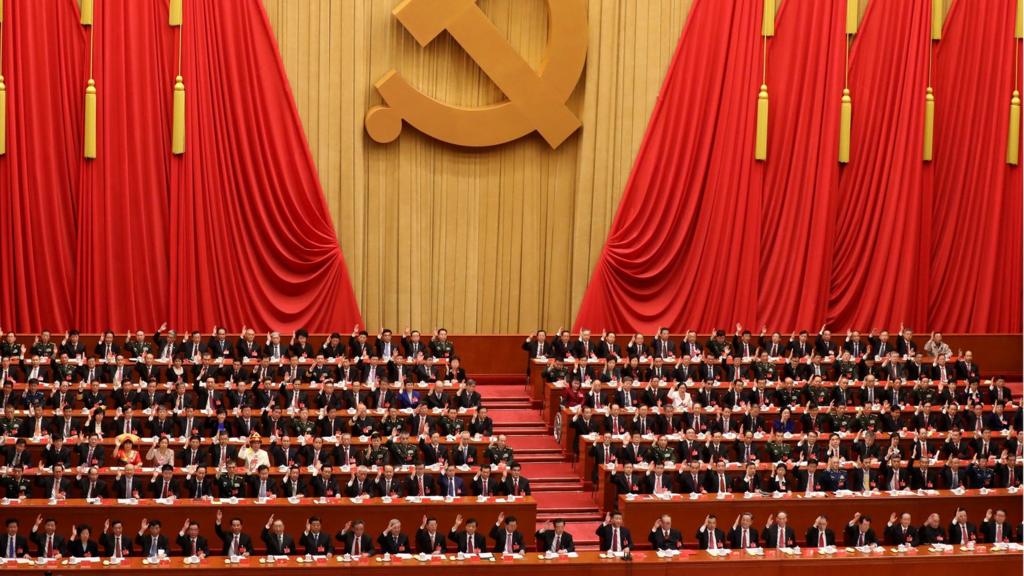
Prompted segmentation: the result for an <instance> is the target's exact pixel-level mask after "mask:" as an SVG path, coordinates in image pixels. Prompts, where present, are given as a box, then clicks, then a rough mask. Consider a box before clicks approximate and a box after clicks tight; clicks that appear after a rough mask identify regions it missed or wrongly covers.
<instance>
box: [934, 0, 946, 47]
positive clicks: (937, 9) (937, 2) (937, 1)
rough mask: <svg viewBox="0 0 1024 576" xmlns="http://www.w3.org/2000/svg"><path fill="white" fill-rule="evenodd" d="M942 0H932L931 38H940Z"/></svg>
mask: <svg viewBox="0 0 1024 576" xmlns="http://www.w3.org/2000/svg"><path fill="white" fill-rule="evenodd" d="M942 5H943V0H932V40H942V22H943V20H944V18H943V9H942Z"/></svg>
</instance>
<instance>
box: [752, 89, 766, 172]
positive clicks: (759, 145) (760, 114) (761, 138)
mask: <svg viewBox="0 0 1024 576" xmlns="http://www.w3.org/2000/svg"><path fill="white" fill-rule="evenodd" d="M766 158H768V85H767V84H761V91H760V92H758V93H757V138H756V140H755V142H754V160H764V159H766Z"/></svg>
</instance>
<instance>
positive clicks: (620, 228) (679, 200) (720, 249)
mask: <svg viewBox="0 0 1024 576" xmlns="http://www.w3.org/2000/svg"><path fill="white" fill-rule="evenodd" d="M762 5H763V3H762V2H749V1H743V2H736V1H722V0H712V1H702V0H697V2H695V3H694V4H693V6H692V8H691V12H690V15H689V17H688V20H687V23H686V26H685V29H684V32H683V35H682V39H681V40H680V42H679V47H678V48H677V50H676V54H675V57H674V58H673V61H672V64H671V66H670V69H669V72H668V77H667V78H666V80H665V84H664V86H663V87H662V90H661V94H660V96H659V98H658V104H657V106H655V109H654V112H653V114H652V116H651V121H650V124H649V126H648V129H647V134H646V135H645V137H644V142H643V144H642V146H641V148H640V152H639V155H638V156H637V160H636V164H635V165H634V167H633V173H632V175H631V176H630V179H629V182H628V183H627V185H626V190H625V192H624V193H623V197H622V203H621V205H620V208H619V211H618V214H617V215H616V217H615V221H614V222H613V224H612V229H611V232H610V234H609V236H608V240H607V243H606V244H605V247H604V251H603V253H602V254H601V259H600V260H599V262H598V264H597V267H596V268H595V270H594V274H593V277H592V278H591V281H590V285H589V286H588V288H587V292H586V295H585V297H584V299H583V302H582V304H581V306H580V311H579V316H578V317H577V319H576V325H577V327H580V326H587V327H590V328H593V329H597V330H600V329H603V328H607V329H609V330H612V329H614V330H627V329H645V330H651V329H653V328H655V327H656V326H658V325H666V326H670V327H684V326H686V327H692V328H694V329H698V330H701V329H705V330H706V329H708V328H710V327H712V326H713V325H714V322H716V321H717V320H718V319H729V320H730V321H740V322H746V323H753V322H755V321H756V311H757V293H758V282H759V278H758V250H759V247H758V239H759V235H758V230H759V226H760V222H761V220H760V216H759V212H760V210H759V207H760V202H761V199H760V193H761V184H760V180H761V177H762V175H761V172H762V169H763V168H762V167H761V166H759V165H757V163H755V161H754V127H755V120H756V110H755V107H754V103H755V101H754V100H753V99H752V98H754V97H756V95H757V91H758V86H760V84H761V75H760V72H761V61H762V45H761V38H760V36H759V35H757V34H755V33H754V30H760V27H761V11H762Z"/></svg>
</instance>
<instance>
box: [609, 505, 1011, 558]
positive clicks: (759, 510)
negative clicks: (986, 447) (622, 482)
mask: <svg viewBox="0 0 1024 576" xmlns="http://www.w3.org/2000/svg"><path fill="white" fill-rule="evenodd" d="M1022 503H1024V496H1022V493H1021V492H1018V493H1017V494H1010V493H1008V492H1007V491H1006V490H993V491H991V492H990V493H989V494H987V495H984V496H983V495H981V494H979V493H978V491H977V490H968V491H967V492H966V493H965V494H964V495H963V496H957V495H955V494H953V493H952V492H950V491H948V490H941V491H939V494H938V495H935V496H916V495H915V496H889V495H888V494H887V493H885V492H883V493H881V494H879V495H875V496H871V497H864V496H846V497H843V498H837V497H835V496H833V495H829V496H826V497H824V498H804V497H803V495H801V494H787V495H786V496H785V497H783V498H772V497H771V496H760V497H754V498H744V497H743V495H742V494H737V495H733V494H728V495H727V496H726V497H725V498H722V499H719V498H717V497H716V495H714V494H705V495H703V496H701V497H700V498H698V499H696V500H694V499H691V498H690V497H689V496H688V495H682V496H675V497H673V498H672V499H671V500H659V499H655V498H653V497H648V496H638V497H636V499H634V500H629V499H627V498H626V497H624V496H620V497H619V498H618V509H619V510H620V511H621V512H622V514H623V517H624V518H623V519H624V521H625V523H626V525H627V526H629V528H630V530H631V531H632V533H633V541H634V542H636V543H637V544H639V543H640V541H641V540H642V541H643V542H645V543H646V542H647V533H648V532H650V530H651V527H652V526H654V522H655V521H656V520H657V519H658V517H659V516H661V514H668V515H670V516H672V527H673V528H676V529H677V530H679V531H680V532H681V533H682V535H683V543H684V544H689V545H693V544H694V543H695V541H696V532H697V528H699V527H700V525H701V524H703V523H704V517H705V516H707V515H708V514H714V515H716V516H718V525H719V527H720V528H722V529H723V530H725V531H726V532H728V530H729V528H731V527H732V523H733V521H734V520H735V519H736V517H737V516H739V515H740V514H741V513H743V512H751V513H753V514H754V526H755V527H756V528H757V529H758V531H760V530H761V529H762V528H764V523H765V522H766V521H767V520H768V516H769V515H770V514H775V513H778V512H786V514H788V515H789V525H790V526H792V527H793V529H794V530H795V531H796V535H797V539H798V541H799V542H800V544H801V545H802V544H803V543H804V542H803V538H804V533H805V532H806V531H807V528H809V527H810V526H811V525H812V524H814V520H815V519H816V518H817V517H818V515H820V514H824V515H825V516H827V517H828V521H829V527H830V528H832V530H834V531H835V533H836V539H837V541H840V542H841V541H842V531H843V529H844V528H845V526H846V524H847V523H848V522H849V521H850V520H851V519H852V518H853V515H854V513H856V512H860V513H861V514H862V515H865V516H871V519H872V522H873V523H872V526H873V527H874V529H875V534H876V535H878V537H879V538H882V533H883V531H884V529H885V523H886V522H888V521H889V515H890V514H892V513H893V512H896V513H897V514H899V513H901V512H909V513H910V514H911V515H912V516H913V523H914V525H915V526H920V525H921V524H923V523H924V521H925V519H927V517H928V515H929V514H931V513H933V512H935V513H938V514H939V516H940V517H941V520H942V525H943V527H946V526H948V524H949V522H950V520H951V519H952V517H953V513H954V511H955V510H956V508H957V507H958V506H959V507H962V508H965V509H966V510H967V517H968V519H969V520H970V521H971V522H972V523H974V524H975V525H978V524H980V523H981V520H982V519H983V518H984V517H985V511H986V510H988V509H990V508H991V509H996V508H1004V509H1005V510H1006V514H1007V522H1009V523H1010V524H1012V525H1013V526H1017V525H1019V524H1020V521H1021V505H1022ZM1018 572H1019V571H1018Z"/></svg>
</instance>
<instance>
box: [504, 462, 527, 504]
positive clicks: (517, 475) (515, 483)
mask: <svg viewBox="0 0 1024 576" xmlns="http://www.w3.org/2000/svg"><path fill="white" fill-rule="evenodd" d="M522 470H523V467H522V466H521V465H520V464H519V463H518V462H513V463H512V468H511V476H509V477H506V476H504V475H503V476H502V484H503V485H504V487H503V489H502V491H503V493H504V494H505V495H506V496H529V495H530V494H531V492H530V480H529V479H528V478H526V477H525V476H523V475H522ZM506 473H507V472H506Z"/></svg>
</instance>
